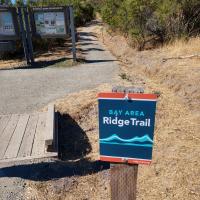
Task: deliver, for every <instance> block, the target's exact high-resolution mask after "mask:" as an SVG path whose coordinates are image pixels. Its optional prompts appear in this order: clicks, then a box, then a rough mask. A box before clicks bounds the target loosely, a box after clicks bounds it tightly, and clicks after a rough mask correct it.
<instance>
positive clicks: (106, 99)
mask: <svg viewBox="0 0 200 200" xmlns="http://www.w3.org/2000/svg"><path fill="white" fill-rule="evenodd" d="M156 101H157V96H156V95H154V94H128V96H127V95H126V94H124V93H100V94H99V133H100V139H99V140H100V160H103V161H109V162H127V163H133V164H149V163H150V162H151V160H152V148H153V136H154V123H155V111H156Z"/></svg>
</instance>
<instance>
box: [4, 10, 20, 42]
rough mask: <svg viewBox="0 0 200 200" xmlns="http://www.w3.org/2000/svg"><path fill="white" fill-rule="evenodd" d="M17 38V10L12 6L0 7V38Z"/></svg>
mask: <svg viewBox="0 0 200 200" xmlns="http://www.w3.org/2000/svg"><path fill="white" fill-rule="evenodd" d="M17 39H19V24H18V21H17V11H16V8H14V7H0V40H1V41H3V40H17Z"/></svg>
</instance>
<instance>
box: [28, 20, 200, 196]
mask: <svg viewBox="0 0 200 200" xmlns="http://www.w3.org/2000/svg"><path fill="white" fill-rule="evenodd" d="M83 29H84V30H85V31H87V32H90V33H92V34H96V35H97V36H98V39H99V40H101V41H102V42H103V43H104V45H105V47H106V48H107V49H109V50H110V51H111V52H112V53H113V55H115V56H116V58H117V59H118V60H119V64H120V71H119V73H118V75H117V76H116V81H115V82H113V84H112V85H124V86H143V87H144V88H145V91H146V92H156V93H157V94H159V96H160V97H159V102H158V110H157V116H156V130H155V146H154V152H153V163H152V164H151V165H150V166H140V167H139V178H138V199H140V200H161V199H165V200H172V199H173V200H180V199H181V200H189V199H190V200H198V199H199V198H200V185H199V179H198V176H199V174H200V162H199V160H200V159H199V158H200V156H199V155H200V149H199V140H200V137H199V132H200V126H199V122H200V121H199V116H200V112H199V108H200V104H199V101H200V96H199V91H200V85H199V82H200V65H199V64H200V58H199V52H200V48H199V46H200V39H199V38H194V39H191V40H190V41H188V42H187V43H185V42H182V41H177V42H175V43H173V44H171V45H168V46H164V47H162V48H159V49H155V50H148V51H141V52H139V51H136V50H134V49H132V48H130V47H129V45H128V44H127V41H126V39H125V38H124V37H122V36H119V35H116V34H113V33H112V35H111V34H109V33H108V32H107V31H106V30H107V29H106V28H105V27H104V26H102V25H101V23H97V24H96V23H93V24H92V25H90V26H88V27H84V28H83ZM191 55H192V56H191ZM188 56H189V57H188ZM112 85H111V84H106V85H101V86H99V87H98V88H94V89H93V90H85V91H82V92H80V93H74V94H71V95H68V96H66V98H63V99H61V100H57V101H56V102H55V103H56V107H57V110H58V111H60V113H61V114H62V116H64V118H63V120H64V121H63V122H64V125H63V126H64V127H65V128H67V127H70V125H71V123H72V121H75V122H76V123H77V124H78V126H79V127H80V128H81V130H82V136H84V138H87V145H86V146H87V147H89V149H88V151H86V152H85V155H84V156H83V157H82V158H81V159H76V160H69V157H70V158H73V156H75V155H76V153H77V152H80V151H81V148H83V146H84V144H85V143H84V142H83V141H85V140H82V142H81V140H80V141H79V145H78V146H77V145H75V146H76V147H74V148H75V150H76V151H73V149H68V148H64V149H63V152H64V155H65V159H66V161H65V162H66V165H67V166H74V167H75V168H79V167H80V166H81V170H82V173H79V174H75V175H74V176H69V177H65V178H62V179H57V180H51V181H46V182H40V183H38V182H37V183H36V182H33V181H32V182H28V187H27V191H26V194H27V196H28V197H29V198H30V197H31V198H32V199H66V200H69V199H77V200H78V199H79V200H80V199H82V200H83V199H91V200H93V199H95V200H100V199H101V200H102V199H105V200H106V199H109V197H110V190H109V170H103V171H101V170H100V171H95V170H94V165H93V163H94V162H95V161H96V160H98V125H97V99H96V97H97V93H98V92H99V91H110V90H111V88H112ZM65 130H67V129H65ZM76 148H77V149H76ZM70 150H71V151H70ZM75 157H76V156H75ZM49 167H51V166H49ZM60 168H62V165H61V166H60V167H57V168H56V169H60Z"/></svg>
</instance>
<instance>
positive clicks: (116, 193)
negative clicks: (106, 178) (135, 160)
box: [111, 164, 138, 200]
mask: <svg viewBox="0 0 200 200" xmlns="http://www.w3.org/2000/svg"><path fill="white" fill-rule="evenodd" d="M137 174H138V165H126V164H112V166H111V199H112V200H122V199H123V200H136V185H137Z"/></svg>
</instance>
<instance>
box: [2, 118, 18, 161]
mask: <svg viewBox="0 0 200 200" xmlns="http://www.w3.org/2000/svg"><path fill="white" fill-rule="evenodd" d="M18 120H19V115H12V116H11V118H10V120H9V122H8V124H7V126H6V128H5V129H4V131H3V133H2V134H1V136H0V141H1V142H0V159H2V158H3V156H4V154H5V152H6V149H7V147H8V144H9V142H10V139H11V137H12V135H13V133H14V131H15V128H16V126H17V122H18Z"/></svg>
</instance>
